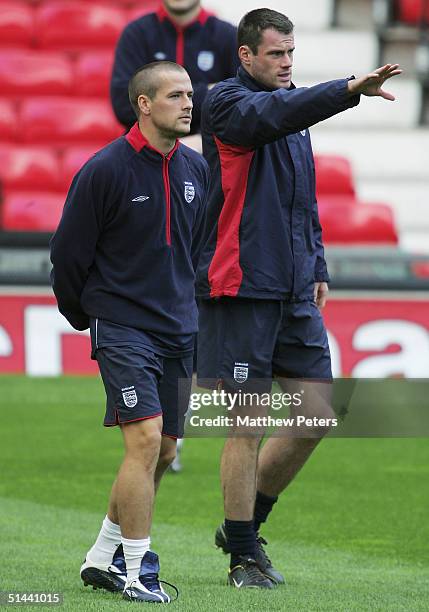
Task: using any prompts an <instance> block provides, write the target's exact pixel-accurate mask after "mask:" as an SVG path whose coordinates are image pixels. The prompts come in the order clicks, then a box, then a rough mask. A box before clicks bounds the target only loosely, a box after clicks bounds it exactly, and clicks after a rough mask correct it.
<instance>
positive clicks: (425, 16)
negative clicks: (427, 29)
mask: <svg viewBox="0 0 429 612" xmlns="http://www.w3.org/2000/svg"><path fill="white" fill-rule="evenodd" d="M396 4H397V7H396V12H397V19H398V20H399V21H402V22H403V23H407V24H410V25H418V24H419V23H420V22H421V21H423V20H424V21H425V22H426V23H428V24H429V3H428V2H426V0H397V2H396Z"/></svg>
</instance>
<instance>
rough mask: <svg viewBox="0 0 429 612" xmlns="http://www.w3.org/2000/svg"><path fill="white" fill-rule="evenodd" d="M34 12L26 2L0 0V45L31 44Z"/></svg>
mask: <svg viewBox="0 0 429 612" xmlns="http://www.w3.org/2000/svg"><path fill="white" fill-rule="evenodd" d="M33 36H34V12H33V9H32V7H31V6H30V5H29V4H28V3H27V2H20V1H19V0H0V45H1V46H6V45H7V46H16V47H21V46H28V45H30V44H31V43H32V42H33Z"/></svg>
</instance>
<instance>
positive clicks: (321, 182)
mask: <svg viewBox="0 0 429 612" xmlns="http://www.w3.org/2000/svg"><path fill="white" fill-rule="evenodd" d="M314 161H315V166H316V191H317V195H318V196H320V195H323V194H326V193H329V194H334V193H335V194H343V195H349V196H351V197H353V198H354V197H355V187H354V184H353V176H352V170H351V164H350V162H349V160H348V159H346V158H345V157H340V156H337V155H316V156H315V158H314Z"/></svg>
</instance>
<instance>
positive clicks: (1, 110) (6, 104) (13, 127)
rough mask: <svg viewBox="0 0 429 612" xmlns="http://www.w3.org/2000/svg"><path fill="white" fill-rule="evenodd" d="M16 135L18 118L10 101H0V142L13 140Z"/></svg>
mask: <svg viewBox="0 0 429 612" xmlns="http://www.w3.org/2000/svg"><path fill="white" fill-rule="evenodd" d="M17 134H18V117H17V112H16V108H15V106H14V104H13V103H12V102H11V101H10V100H2V99H0V141H1V140H15V139H16V138H17Z"/></svg>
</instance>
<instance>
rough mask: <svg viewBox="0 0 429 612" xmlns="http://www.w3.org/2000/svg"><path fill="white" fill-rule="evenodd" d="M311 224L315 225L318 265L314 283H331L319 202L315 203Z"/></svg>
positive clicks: (315, 270)
mask: <svg viewBox="0 0 429 612" xmlns="http://www.w3.org/2000/svg"><path fill="white" fill-rule="evenodd" d="M311 223H312V225H313V238H314V244H315V248H316V264H315V267H314V282H316V283H321V282H325V283H329V281H330V278H329V274H328V267H327V265H326V261H325V249H324V247H323V242H322V226H321V225H320V221H319V212H318V207H317V201H316V200H315V201H314V205H313V211H312V216H311Z"/></svg>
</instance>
